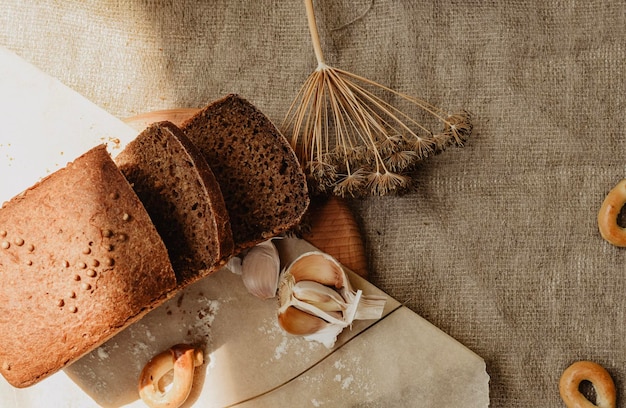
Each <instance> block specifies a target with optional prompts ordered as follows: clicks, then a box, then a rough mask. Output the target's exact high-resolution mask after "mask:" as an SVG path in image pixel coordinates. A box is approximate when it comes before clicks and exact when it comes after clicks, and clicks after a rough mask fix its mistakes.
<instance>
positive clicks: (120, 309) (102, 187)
mask: <svg viewBox="0 0 626 408" xmlns="http://www.w3.org/2000/svg"><path fill="white" fill-rule="evenodd" d="M175 287H176V278H175V275H174V271H173V270H172V266H171V263H170V261H169V258H168V255H167V250H166V248H165V245H164V244H163V241H162V240H161V238H160V237H159V235H158V233H157V231H156V229H155V228H154V226H153V225H152V223H151V221H150V218H149V216H148V214H147V212H146V210H145V208H144V207H143V205H142V204H141V202H140V201H139V199H138V198H137V196H136V195H135V193H134V192H133V190H132V189H131V186H130V184H129V183H128V182H127V181H126V179H125V178H124V176H123V175H122V173H121V172H120V171H119V170H118V168H117V167H116V165H115V163H114V162H113V160H112V159H111V157H110V156H109V154H108V152H107V151H106V149H105V147H104V146H99V147H96V148H94V149H92V150H90V151H88V152H87V153H85V154H84V155H82V156H80V157H79V158H77V159H76V160H75V161H74V162H73V163H69V164H68V165H67V166H66V167H65V168H63V169H61V170H58V171H56V172H55V173H53V174H51V175H49V176H48V177H46V178H45V179H43V180H42V181H41V182H39V183H37V184H35V185H34V186H33V187H31V188H29V189H28V190H26V191H24V192H23V193H22V194H20V195H18V196H16V197H15V198H13V199H12V200H10V201H9V202H7V203H5V204H4V205H3V207H2V209H0V333H2V335H1V336H0V372H1V373H2V375H3V376H4V377H5V378H6V380H7V381H8V382H9V383H11V384H12V385H13V386H15V387H25V386H28V385H31V384H33V383H35V382H37V381H39V380H41V379H43V378H44V377H46V376H48V375H50V374H52V373H54V372H55V371H57V370H59V369H61V368H62V367H64V366H65V365H67V364H69V363H71V362H73V361H74V360H76V359H78V358H79V357H81V356H82V355H84V354H85V353H87V352H89V351H91V350H93V349H94V348H95V347H96V346H98V345H100V344H102V343H103V342H104V341H106V340H107V339H109V338H110V337H112V336H113V335H114V334H116V333H118V332H119V331H121V330H122V329H123V328H125V327H127V326H128V325H129V324H131V323H132V322H134V321H136V320H137V319H139V318H140V317H141V316H143V315H144V314H145V313H146V312H147V311H148V310H149V309H151V308H153V307H154V306H156V305H157V304H159V303H161V302H162V301H164V300H165V299H166V298H167V297H168V294H169V293H171V291H172V290H174V289H175Z"/></svg>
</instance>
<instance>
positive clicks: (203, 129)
mask: <svg viewBox="0 0 626 408" xmlns="http://www.w3.org/2000/svg"><path fill="white" fill-rule="evenodd" d="M181 127H182V129H183V131H184V132H185V134H186V135H187V136H188V137H189V139H190V140H191V141H192V142H193V143H194V144H195V145H196V146H198V148H199V149H200V151H201V152H202V154H203V155H204V157H205V158H206V160H207V162H208V163H209V166H211V169H212V170H213V173H214V174H215V176H216V178H217V180H218V182H219V184H220V188H221V191H222V194H223V195H224V201H225V202H226V208H227V209H228V212H229V214H230V223H231V227H232V231H233V238H234V241H235V246H236V250H237V251H239V250H242V249H245V248H248V247H251V246H254V245H255V244H257V243H259V242H262V241H264V240H266V239H268V238H270V237H273V236H275V235H277V234H279V233H281V232H284V231H287V230H289V229H291V228H292V227H294V226H296V225H297V224H298V223H299V222H300V220H301V218H302V216H303V214H304V213H305V211H306V209H307V207H308V205H309V196H308V192H307V184H306V179H305V176H304V173H303V172H302V169H301V167H300V164H299V162H298V160H297V158H296V155H295V153H294V151H293V149H292V148H291V146H290V145H289V143H288V142H287V140H286V139H285V138H284V137H283V135H282V134H281V133H280V132H279V131H278V129H277V128H276V127H275V126H274V124H273V123H272V122H271V121H270V120H269V119H268V118H267V117H266V116H265V115H264V114H263V113H262V112H260V111H259V110H258V109H257V108H256V107H255V106H253V105H252V104H251V103H250V102H248V101H247V100H245V99H243V98H241V97H240V96H238V95H227V96H226V97H224V98H222V99H220V100H217V101H215V102H213V103H211V104H209V105H208V106H207V107H205V108H204V109H202V110H201V111H200V112H198V113H197V114H196V115H195V116H193V117H192V118H190V119H189V120H187V121H186V122H184V123H183V124H182V125H181Z"/></svg>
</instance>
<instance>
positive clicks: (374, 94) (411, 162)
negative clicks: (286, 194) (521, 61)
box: [281, 0, 472, 197]
mask: <svg viewBox="0 0 626 408" xmlns="http://www.w3.org/2000/svg"><path fill="white" fill-rule="evenodd" d="M304 1H305V6H306V12H307V17H308V24H309V30H310V32H311V39H312V43H313V49H314V52H315V56H316V59H317V63H318V65H317V68H316V69H315V71H313V72H312V73H311V74H310V75H309V77H308V78H307V80H306V81H305V83H304V85H303V86H302V87H301V88H300V91H299V92H298V94H297V95H296V98H295V99H294V101H293V103H292V105H291V107H290V108H289V111H288V112H287V115H286V118H285V120H284V122H283V124H282V127H281V128H282V130H283V132H284V133H285V134H286V135H291V144H292V147H293V148H294V150H295V151H296V154H297V155H298V157H299V158H300V161H301V163H302V165H303V167H304V169H305V171H306V173H307V175H308V176H309V180H310V182H311V185H312V187H313V190H317V191H319V192H324V193H328V192H330V193H333V194H336V195H339V196H342V197H343V196H352V197H358V196H363V195H367V194H372V195H379V196H383V195H387V194H396V193H399V192H403V191H405V190H406V189H407V188H408V187H410V185H411V177H410V174H411V171H412V170H413V169H414V166H415V164H416V163H417V162H418V161H420V160H423V159H425V158H427V157H429V156H431V155H433V154H436V153H439V152H441V151H443V150H444V149H445V148H446V147H447V146H449V145H452V144H454V145H456V146H463V145H464V143H465V142H466V140H467V138H468V137H469V136H470V134H471V131H472V125H471V121H470V119H471V118H470V115H469V113H468V112H466V111H462V112H460V113H456V114H453V115H450V114H448V113H446V112H444V111H443V110H441V109H439V108H437V107H435V106H433V105H431V104H429V103H427V102H425V101H423V100H420V99H417V98H413V97H411V96H408V95H405V94H403V93H401V92H398V91H395V90H393V89H391V88H389V87H386V86H384V85H381V84H379V83H377V82H374V81H372V80H370V79H367V78H364V77H362V76H359V75H356V74H353V73H351V72H348V71H345V70H342V69H339V68H335V67H331V66H329V65H327V64H326V62H325V60H324V55H323V52H322V47H321V43H320V37H319V32H318V30H317V24H316V21H315V14H314V9H313V1H312V0H304ZM387 98H388V99H394V98H395V99H397V100H398V101H399V102H401V103H402V104H403V106H404V105H406V106H408V107H407V108H402V109H401V108H399V107H397V106H394V105H393V104H391V103H390V102H387V101H386V100H385V99H387ZM413 111H419V114H421V115H422V116H423V114H426V115H428V116H430V117H431V118H432V119H434V121H436V122H438V123H439V124H440V125H442V126H443V130H442V131H440V132H437V133H435V132H432V131H431V130H429V127H428V126H427V125H425V124H423V123H422V122H419V121H418V120H417V119H414V118H413V113H414V112H413Z"/></svg>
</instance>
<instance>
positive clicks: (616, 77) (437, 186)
mask: <svg viewBox="0 0 626 408" xmlns="http://www.w3.org/2000/svg"><path fill="white" fill-rule="evenodd" d="M316 7H317V15H318V22H319V26H320V31H321V35H322V39H323V46H324V49H325V52H326V56H327V60H328V62H329V63H330V64H331V65H336V66H339V67H341V68H344V69H347V70H351V71H353V72H356V73H359V74H362V75H364V76H366V77H369V78H371V79H375V80H377V81H379V82H382V83H384V84H387V85H390V86H392V87H394V88H396V89H398V90H401V91H403V92H406V93H409V94H411V95H414V96H418V97H422V98H425V99H426V100H428V101H430V102H432V103H434V104H436V105H439V106H442V107H446V108H450V109H451V110H457V109H459V108H466V109H468V110H470V111H471V112H473V114H474V115H475V132H474V136H473V138H472V139H471V141H470V142H469V144H468V145H467V147H466V148H464V149H453V150H449V151H447V152H445V153H444V154H442V155H440V156H437V157H435V158H433V159H430V160H429V161H427V162H425V163H424V165H423V166H422V167H421V169H420V176H419V186H418V189H417V191H416V192H415V193H413V194H410V195H408V196H405V197H401V198H382V199H379V198H371V199H365V200H360V201H356V200H355V201H352V202H351V205H352V206H353V208H354V210H355V211H356V213H357V215H358V218H359V220H360V222H361V225H362V228H363V231H364V234H365V239H366V243H367V249H368V254H369V257H370V258H369V266H370V270H371V280H372V281H373V282H374V283H375V284H377V285H378V286H379V287H381V288H382V289H384V290H385V291H387V292H388V293H389V294H391V295H392V296H394V297H395V298H397V299H398V300H400V301H401V302H406V304H407V305H408V306H409V307H410V308H411V309H412V310H414V311H415V312H417V313H418V314H420V315H421V316H423V317H425V318H426V319H428V320H429V321H431V322H432V323H433V324H435V325H436V326H438V327H440V328H441V329H443V330H444V331H446V332H447V333H449V334H450V335H452V336H453V337H455V338H456V339H458V340H459V341H460V342H462V343H463V344H465V345H466V346H467V347H469V348H470V349H472V350H474V351H475V352H476V353H478V354H479V355H481V356H482V357H483V358H484V359H485V360H486V362H487V370H488V372H489V374H490V375H491V406H493V407H534V406H545V407H560V406H562V403H561V402H560V398H559V395H558V388H557V384H558V379H559V377H560V375H561V372H562V371H563V369H564V368H565V367H567V366H568V365H569V364H570V363H571V362H573V361H574V360H578V359H591V360H595V361H597V362H599V363H601V364H603V365H604V366H605V367H606V368H607V369H608V370H609V371H610V373H611V374H612V375H613V377H614V379H615V381H616V384H617V387H618V393H619V394H620V397H618V404H619V405H620V406H626V404H624V403H623V402H622V401H626V385H625V381H626V340H625V339H626V328H625V324H624V319H625V311H626V296H625V294H626V274H625V271H626V267H625V260H626V250H623V249H618V248H615V247H613V246H611V245H609V244H608V243H606V242H605V241H603V240H602V238H601V237H600V235H599V233H598V231H597V225H596V214H597V211H598V208H599V206H600V204H601V202H602V200H603V198H604V196H605V194H606V193H607V192H608V190H609V189H610V188H612V187H613V186H614V185H615V183H617V182H618V181H619V180H620V179H621V178H623V177H626V157H625V155H624V151H625V150H626V130H625V129H626V119H625V118H626V3H624V2H623V1H565V2H564V1H557V0H548V1H545V0H541V1H507V2H481V1H473V0H471V1H459V2H445V1H439V0H435V1H419V2H418V1H414V0H359V1H351V2H348V1H331V0H319V1H317V2H316ZM0 10H1V12H0V44H1V45H3V46H5V47H8V48H9V49H12V50H14V51H16V52H17V53H18V54H19V55H21V56H23V57H24V58H26V59H27V60H29V61H31V62H33V63H34V64H35V65H37V66H39V67H40V68H41V69H43V70H44V71H46V72H48V73H49V74H51V75H53V76H55V77H57V78H59V79H60V80H61V81H63V82H64V83H66V84H67V85H69V86H71V87H73V88H75V89H76V90H77V91H79V92H81V93H82V94H83V95H85V96H86V97H88V98H89V99H91V100H92V101H94V102H96V103H97V104H99V105H100V106H102V107H104V108H105V109H107V110H109V111H110V112H111V113H112V114H114V115H117V116H119V117H126V116H131V115H134V114H137V113H140V112H145V111H150V110H155V109H166V108H174V107H199V106H201V105H203V104H205V103H206V102H209V101H211V100H213V99H215V98H218V97H220V96H222V95H223V94H225V93H228V92H238V93H240V94H242V95H243V96H244V97H246V98H248V99H249V100H250V101H252V102H253V103H255V104H256V105H257V106H259V108H261V109H262V110H263V111H264V112H265V113H266V114H268V115H269V116H270V117H271V118H272V119H273V120H274V121H275V122H280V121H281V119H282V117H283V115H284V114H285V113H286V110H287V108H288V106H289V103H290V102H291V99H292V98H293V97H294V95H295V93H296V91H297V89H298V87H299V86H300V85H301V84H302V83H303V81H304V79H305V77H306V76H307V75H308V74H309V73H310V72H311V71H312V70H313V69H314V68H315V61H314V55H313V51H312V48H311V45H310V40H309V33H308V29H307V26H306V17H305V13H304V6H303V4H302V2H301V1H300V0H288V1H279V0H255V1H236V0H211V1H204V2H202V1H191V0H184V1H182V0H179V1H163V2H158V1H153V0H133V1H130V0H126V1H125V0H117V1H112V0H104V1H96V0H93V1H57V0H39V1H23V0H3V1H2V7H1V9H0ZM0 115H1V113H0ZM389 335H390V336H392V335H393V333H390V334H389ZM415 352H419V350H416V351H415ZM389 369H390V370H392V369H393V362H390V368H389ZM405 405H406V406H419V402H417V401H406V404H405Z"/></svg>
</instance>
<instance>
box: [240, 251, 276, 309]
mask: <svg viewBox="0 0 626 408" xmlns="http://www.w3.org/2000/svg"><path fill="white" fill-rule="evenodd" d="M279 275H280V258H279V256H278V250H277V249H276V246H275V245H274V243H272V240H271V239H269V240H267V241H265V242H262V243H260V244H257V245H256V246H254V247H252V248H251V249H250V251H248V253H247V254H246V256H245V257H244V258H243V261H242V262H241V279H242V280H243V284H244V286H245V287H246V289H248V292H250V293H251V294H253V295H254V296H256V297H258V298H261V299H270V298H273V297H274V296H276V290H277V289H278V277H279Z"/></svg>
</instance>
